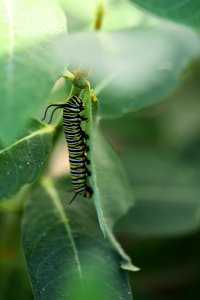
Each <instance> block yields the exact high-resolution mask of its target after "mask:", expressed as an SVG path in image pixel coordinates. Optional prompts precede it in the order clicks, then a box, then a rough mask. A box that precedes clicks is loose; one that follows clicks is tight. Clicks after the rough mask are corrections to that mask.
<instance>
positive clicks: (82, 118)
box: [80, 116, 88, 121]
mask: <svg viewBox="0 0 200 300" xmlns="http://www.w3.org/2000/svg"><path fill="white" fill-rule="evenodd" d="M80 118H81V121H87V120H88V118H87V117H85V116H80Z"/></svg>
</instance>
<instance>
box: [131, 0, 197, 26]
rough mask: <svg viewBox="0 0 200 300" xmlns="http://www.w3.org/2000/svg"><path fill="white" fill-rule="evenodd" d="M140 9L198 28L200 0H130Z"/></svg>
mask: <svg viewBox="0 0 200 300" xmlns="http://www.w3.org/2000/svg"><path fill="white" fill-rule="evenodd" d="M131 1H132V2H133V3H134V4H137V5H138V6H139V7H141V8H142V9H145V10H147V11H149V12H151V13H153V14H156V15H158V16H160V17H164V18H167V19H170V20H173V21H176V22H178V23H183V24H186V25H189V26H192V27H194V28H196V29H199V28H200V2H199V1H198V0H188V1H179V0H168V1H165V0H160V1H157V0H148V1H145V0H131Z"/></svg>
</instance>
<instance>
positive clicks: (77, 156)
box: [42, 96, 93, 204]
mask: <svg viewBox="0 0 200 300" xmlns="http://www.w3.org/2000/svg"><path fill="white" fill-rule="evenodd" d="M51 106H56V108H54V110H53V111H52V114H51V118H50V121H49V123H50V122H51V120H52V117H53V114H54V112H55V110H56V109H58V108H63V127H64V133H65V138H66V141H67V145H68V150H69V163H70V173H71V182H72V187H73V189H74V191H75V195H74V197H73V198H72V200H71V201H70V202H69V204H70V203H72V202H73V201H74V199H75V198H76V196H77V195H82V196H83V197H86V198H91V197H92V194H93V189H92V187H91V186H89V185H88V183H87V177H88V176H90V175H91V173H90V171H89V170H88V167H87V165H88V164H90V161H89V160H88V158H87V151H89V147H88V146H87V145H86V139H88V138H89V137H88V135H86V134H85V132H84V131H83V130H82V128H81V122H82V121H85V120H87V118H86V117H84V116H81V115H80V113H81V111H83V110H84V109H85V108H84V104H83V100H82V99H81V98H80V97H78V96H72V97H71V98H70V99H69V100H68V101H67V102H66V103H64V104H51V105H49V106H48V107H47V108H46V111H45V114H44V118H43V119H42V120H44V119H45V117H46V113H47V110H48V108H49V107H51Z"/></svg>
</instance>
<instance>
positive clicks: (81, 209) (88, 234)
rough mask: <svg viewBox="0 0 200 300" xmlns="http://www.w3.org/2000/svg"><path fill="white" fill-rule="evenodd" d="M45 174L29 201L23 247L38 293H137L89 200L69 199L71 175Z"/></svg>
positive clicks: (72, 297) (79, 297)
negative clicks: (53, 176) (66, 177)
mask: <svg viewBox="0 0 200 300" xmlns="http://www.w3.org/2000/svg"><path fill="white" fill-rule="evenodd" d="M56 186H57V188H56V187H55V186H54V185H53V183H52V181H50V180H48V179H45V180H44V181H43V184H42V187H41V188H38V189H37V190H35V192H34V194H33V195H32V196H31V198H30V200H29V202H28V203H27V205H26V208H25V212H24V220H23V249H24V252H25V257H26V262H27V267H28V272H29V276H30V278H31V282H32V286H33V291H34V295H35V299H36V300H39V299H43V300H45V299H47V300H49V299H50V298H51V299H54V300H58V299H69V300H86V299H92V298H94V299H97V300H103V299H110V300H112V299H113V300H114V299H115V300H116V299H124V300H128V299H132V298H131V292H130V288H129V285H128V281H127V275H126V272H125V271H123V270H121V269H120V266H119V264H120V257H119V256H118V255H117V254H116V252H115V251H113V250H112V248H111V246H110V244H109V242H108V241H106V240H105V239H104V238H103V236H102V234H101V231H100V229H99V226H98V222H97V218H96V214H95V211H94V209H93V205H92V202H91V201H90V200H86V199H84V200H83V201H82V199H81V200H80V199H79V201H75V202H74V203H73V205H71V206H68V205H67V201H68V200H67V199H68V198H70V197H71V193H70V194H69V193H68V192H67V189H68V188H69V184H68V183H67V180H64V181H60V182H59V183H57V184H56Z"/></svg>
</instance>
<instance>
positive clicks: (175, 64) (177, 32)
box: [57, 22, 200, 117]
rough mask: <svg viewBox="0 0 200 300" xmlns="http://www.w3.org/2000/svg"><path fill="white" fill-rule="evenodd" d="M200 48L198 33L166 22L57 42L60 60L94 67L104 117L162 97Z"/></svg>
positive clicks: (92, 68)
mask: <svg viewBox="0 0 200 300" xmlns="http://www.w3.org/2000/svg"><path fill="white" fill-rule="evenodd" d="M63 49H67V50H66V51H63ZM199 50H200V42H199V37H198V35H197V34H195V33H194V32H193V31H192V30H190V29H187V28H185V27H183V26H179V25H175V24H172V23H167V22H157V23H155V24H154V25H143V26H139V27H137V28H132V29H129V30H122V31H119V32H112V33H98V34H95V33H77V34H72V35H70V36H68V37H64V38H62V39H61V40H60V42H58V44H57V53H58V54H57V56H58V58H59V59H60V63H61V65H63V66H64V65H65V64H66V61H67V62H68V63H71V68H74V67H75V66H80V65H81V66H84V67H85V68H89V69H90V70H91V72H92V79H93V80H95V82H96V83H97V87H96V93H99V112H100V114H101V116H102V117H113V116H116V115H122V114H125V113H128V112H131V111H138V110H142V109H144V108H148V107H150V106H152V105H153V104H156V103H159V102H160V101H161V100H163V99H164V97H165V96H166V95H168V94H169V93H171V92H172V91H173V90H174V89H175V88H176V87H177V86H178V84H179V83H180V81H181V80H180V76H181V74H182V72H183V70H184V69H185V68H186V67H187V65H188V63H189V62H190V61H191V60H192V59H194V58H196V57H197V56H198V55H199Z"/></svg>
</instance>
